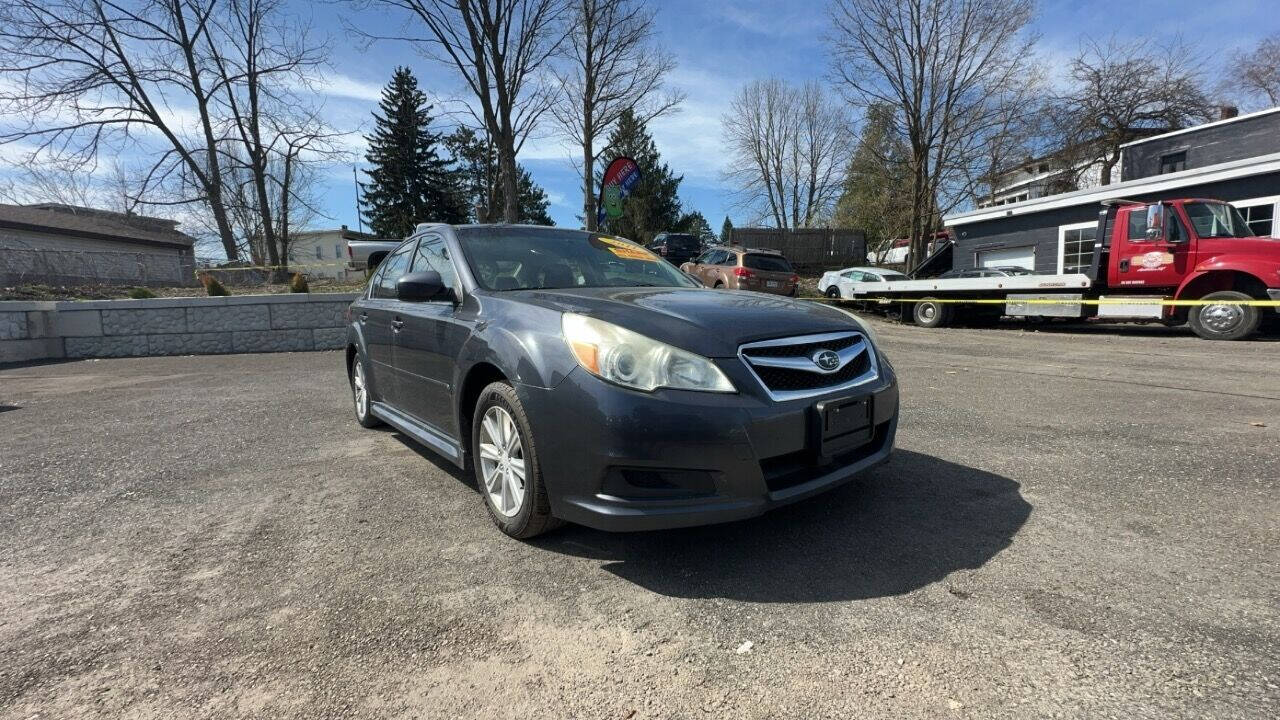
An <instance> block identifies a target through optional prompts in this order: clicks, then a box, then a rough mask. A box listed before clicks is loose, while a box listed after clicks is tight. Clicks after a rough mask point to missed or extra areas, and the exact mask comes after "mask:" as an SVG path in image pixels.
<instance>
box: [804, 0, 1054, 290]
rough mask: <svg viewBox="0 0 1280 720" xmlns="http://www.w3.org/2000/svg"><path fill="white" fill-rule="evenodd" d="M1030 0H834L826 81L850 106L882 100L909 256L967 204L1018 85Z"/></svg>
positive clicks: (1030, 40) (1027, 47)
mask: <svg viewBox="0 0 1280 720" xmlns="http://www.w3.org/2000/svg"><path fill="white" fill-rule="evenodd" d="M1031 16H1032V2H1031V0H835V1H834V2H833V4H832V6H831V19H832V26H833V31H832V34H831V36H830V38H829V42H830V46H831V49H832V54H833V71H832V72H833V75H834V76H835V78H836V80H837V81H838V82H839V83H840V85H841V88H842V89H843V91H844V93H845V95H846V96H847V97H848V99H849V100H850V101H851V102H853V103H855V104H856V105H859V106H863V107H869V106H871V105H873V104H877V103H884V104H887V105H889V106H891V107H893V108H894V109H895V113H894V118H895V120H896V122H898V123H899V132H900V134H901V136H902V137H903V138H904V139H905V140H906V143H907V147H908V151H909V153H908V156H909V157H908V163H909V169H910V179H911V205H912V210H913V211H912V217H911V259H910V260H909V262H910V263H911V264H912V265H914V264H915V263H918V262H919V261H920V260H921V259H923V257H924V251H925V248H926V244H927V242H928V238H929V236H930V235H931V234H932V233H933V231H934V230H936V229H937V227H938V225H939V223H940V219H941V216H942V214H943V213H945V212H947V211H948V210H950V209H951V208H953V207H955V206H956V205H957V204H958V203H960V202H963V201H965V200H967V199H968V198H969V196H970V192H969V188H970V185H971V183H972V181H973V178H974V177H975V175H976V173H974V172H973V170H972V168H973V166H974V163H975V162H977V161H978V160H977V159H978V158H979V157H980V155H981V149H982V148H983V147H984V144H985V143H986V141H987V140H988V138H989V137H990V136H991V134H992V133H993V132H995V131H996V130H997V129H998V128H999V127H1000V126H1001V124H1002V118H1003V114H1002V112H1001V108H1002V99H1003V98H1005V97H1007V96H1008V95H1009V93H1008V89H1009V88H1013V87H1016V86H1017V85H1018V84H1020V83H1023V82H1025V80H1026V78H1027V76H1028V74H1029V71H1030V65H1031V64H1032V54H1031V50H1032V47H1033V45H1034V42H1035V37H1034V36H1033V35H1032V34H1030V33H1029V32H1027V26H1028V24H1029V23H1030V21H1031Z"/></svg>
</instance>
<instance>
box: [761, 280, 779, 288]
mask: <svg viewBox="0 0 1280 720" xmlns="http://www.w3.org/2000/svg"><path fill="white" fill-rule="evenodd" d="M764 286H765V287H771V288H776V287H778V281H777V280H765V281H764Z"/></svg>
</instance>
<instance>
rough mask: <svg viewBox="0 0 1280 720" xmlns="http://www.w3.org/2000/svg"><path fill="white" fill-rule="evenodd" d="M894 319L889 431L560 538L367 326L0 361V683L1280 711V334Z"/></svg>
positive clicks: (1000, 711) (123, 703)
mask: <svg viewBox="0 0 1280 720" xmlns="http://www.w3.org/2000/svg"><path fill="white" fill-rule="evenodd" d="M875 326H876V328H877V329H878V330H879V332H880V335H881V340H882V343H883V345H884V346H885V347H886V348H887V350H888V351H889V353H890V354H891V357H892V358H893V360H894V364H895V366H896V367H897V368H898V371H899V373H900V375H901V382H902V389H903V395H902V399H903V410H902V425H901V430H900V433H899V450H898V451H897V453H896V455H895V457H894V459H893V460H892V461H891V462H890V463H889V464H888V465H887V466H885V467H883V468H880V469H878V470H877V471H875V472H874V473H873V474H871V475H869V476H867V477H866V478H864V479H863V480H862V481H860V482H858V483H855V484H851V485H849V486H846V487H844V488H842V489H840V490H837V491H835V492H833V493H830V494H827V495H823V496H819V497H818V498H815V499H812V500H810V501H807V502H805V503H802V504H799V505H795V506H791V507H788V508H785V509H782V510H779V511H777V512H774V513H772V514H770V515H767V516H765V517H762V518H759V519H755V520H750V521H746V522H741V523H736V524H732V525H725V526H717V527H708V528H698V529H692V530H684V531H675V532H661V533H648V534H632V535H610V534H605V533H600V532H596V531H591V530H586V529H583V528H577V527H568V528H565V529H563V530H560V531H557V532H555V533H553V534H551V535H548V536H546V537H544V538H539V539H538V540H536V541H535V542H532V543H529V544H522V543H518V542H515V541H512V540H509V539H507V538H505V537H504V536H502V535H501V534H499V533H498V532H497V531H496V530H495V529H494V528H493V527H492V526H491V524H490V522H489V520H488V518H487V517H486V515H485V511H484V508H483V505H482V502H481V500H480V498H479V496H478V495H477V493H476V490H475V488H474V486H473V484H472V482H471V480H470V479H469V478H467V477H464V476H462V475H461V474H459V473H457V472H455V471H454V470H452V469H451V467H450V466H449V465H448V464H447V463H446V462H445V461H443V460H438V459H437V458H436V457H434V456H433V455H432V454H431V453H430V452H429V451H427V450H425V449H423V448H421V447H419V446H417V445H415V444H413V443H412V442H410V441H408V440H406V439H404V438H402V437H401V436H399V435H398V434H397V433H395V432H393V431H390V430H387V429H381V430H373V431H367V430H361V429H360V428H359V427H358V426H357V425H356V424H355V422H354V420H353V419H352V417H351V412H350V410H349V406H348V395H347V390H346V385H345V377H344V376H343V373H342V369H341V365H342V362H341V356H340V355H339V354H338V353H331V352H325V353H309V354H280V355H240V356H209V357H171V358H148V359H128V360H102V361H85V362H72V363H63V364H51V365H43V366H31V367H16V368H9V369H5V370H0V544H2V545H3V547H4V548H5V549H6V550H5V552H3V553H0V717H3V718H18V719H22V720H28V719H30V718H71V717H77V718H83V717H110V718H161V717H166V718H167V717H209V718H219V719H223V718H239V717H261V718H293V717H298V718H302V717H307V718H316V717H335V718H336V717H342V718H347V717H404V718H409V717H415V718H416V717H422V718H437V717H438V718H453V717H486V718H491V717H548V718H551V717H556V718H619V719H625V718H698V717H714V718H738V717H743V718H766V717H799V718H819V717H851V718H852V717H856V718H873V717H884V718H914V717H919V718H948V717H957V718H958V717H974V718H978V717H981V718H988V717H1007V718H1033V717H1035V718H1040V717H1088V718H1099V717H1117V718H1144V717H1149V718H1170V717H1221V718H1274V717H1276V716H1277V715H1280V688H1278V686H1280V577H1278V573H1277V568H1280V523H1278V522H1277V519H1278V518H1280V494H1278V493H1277V490H1278V489H1280V488H1278V485H1280V352H1277V351H1278V350H1280V343H1275V342H1261V341H1260V342H1251V343H1210V342H1205V341H1202V340H1198V339H1196V338H1194V337H1190V336H1189V335H1187V334H1186V333H1185V332H1178V331H1167V330H1164V329H1162V328H1155V329H1144V328H1122V329H1110V330H1100V329H1092V328H1091V329H1078V330H1063V331H1053V332H1049V331H1042V332H1023V331H1019V330H1012V329H998V330H947V331H928V330H921V329H918V328H915V327H911V326H900V325H892V324H888V323H884V322H876V323H875ZM560 451H562V452H572V451H573V449H572V448H570V447H566V448H562V449H560Z"/></svg>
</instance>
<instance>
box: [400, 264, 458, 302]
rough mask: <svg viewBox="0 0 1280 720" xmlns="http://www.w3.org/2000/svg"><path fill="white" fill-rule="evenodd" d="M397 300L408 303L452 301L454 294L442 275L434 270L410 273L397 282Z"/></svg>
mask: <svg viewBox="0 0 1280 720" xmlns="http://www.w3.org/2000/svg"><path fill="white" fill-rule="evenodd" d="M396 299H398V300H404V301H406V302H427V301H430V300H452V299H453V293H452V292H450V291H449V290H448V289H447V288H445V286H444V281H443V280H441V279H440V273H438V272H436V271H434V270H427V271H426V272H415V273H409V274H408V275H404V276H402V277H401V278H400V279H399V280H397V281H396Z"/></svg>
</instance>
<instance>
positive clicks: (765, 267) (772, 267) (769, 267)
mask: <svg viewBox="0 0 1280 720" xmlns="http://www.w3.org/2000/svg"><path fill="white" fill-rule="evenodd" d="M742 266H743V267H746V268H751V269H752V270H762V271H764V272H791V263H789V262H787V259H786V258H784V257H782V256H781V255H764V254H761V253H747V254H746V255H743V256H742Z"/></svg>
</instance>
